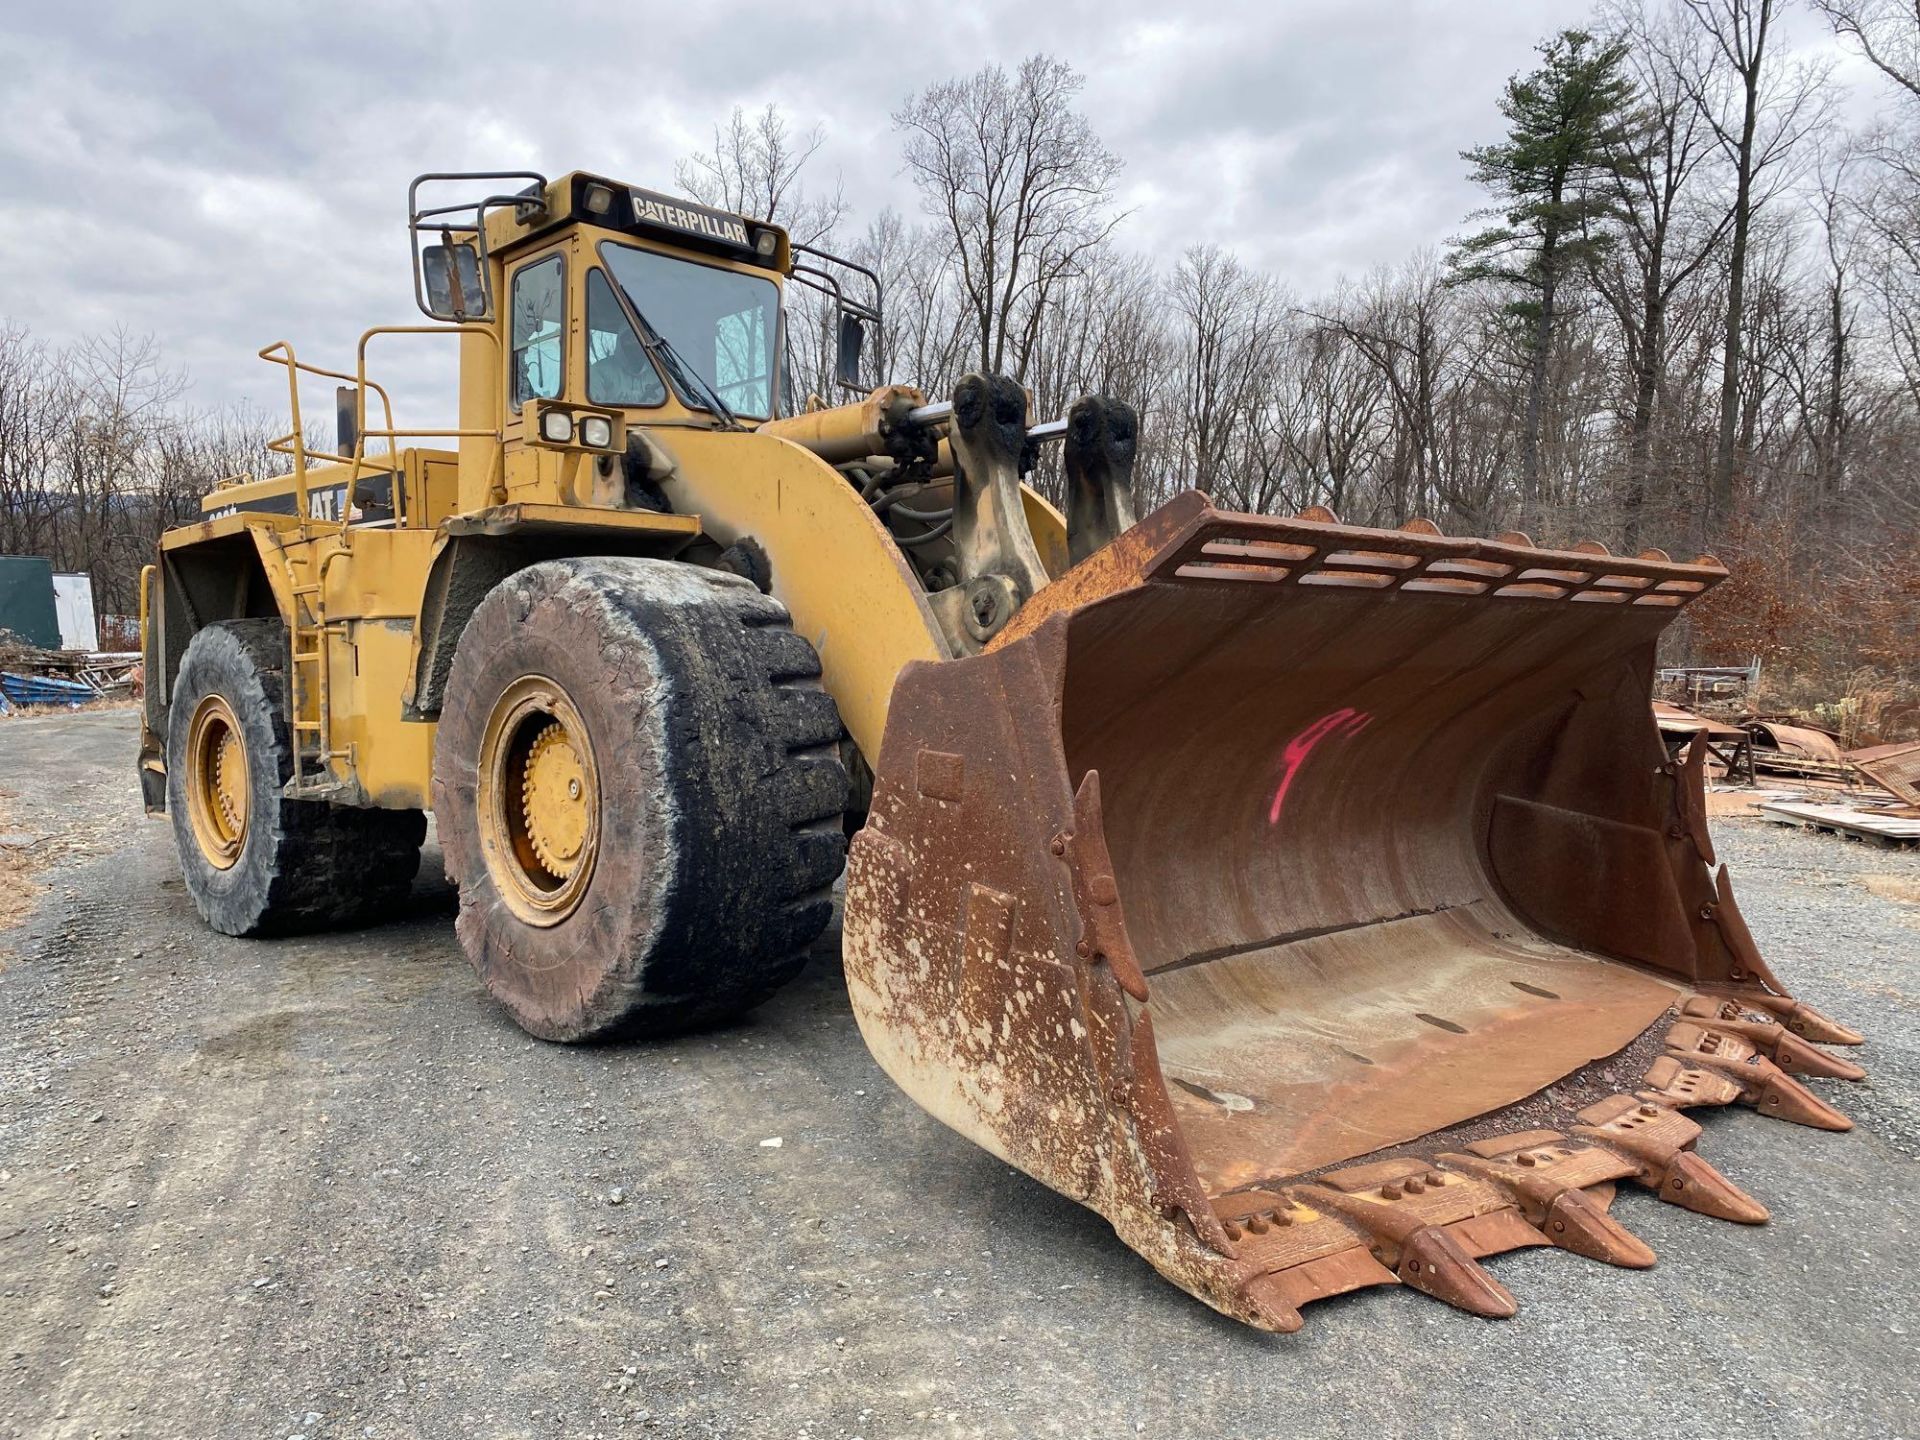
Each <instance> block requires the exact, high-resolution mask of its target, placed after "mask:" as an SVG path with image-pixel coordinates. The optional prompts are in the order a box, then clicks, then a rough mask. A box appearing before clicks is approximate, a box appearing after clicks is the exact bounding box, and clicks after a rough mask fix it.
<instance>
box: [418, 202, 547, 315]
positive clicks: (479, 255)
mask: <svg viewBox="0 0 1920 1440" xmlns="http://www.w3.org/2000/svg"><path fill="white" fill-rule="evenodd" d="M500 180H524V181H527V182H529V183H528V184H527V185H526V186H525V187H524V188H522V189H521V190H519V191H516V192H514V193H511V194H504V193H495V194H489V195H485V196H483V197H481V198H480V199H477V200H464V199H463V200H459V201H456V202H454V203H452V204H447V205H431V206H422V205H421V203H420V191H421V189H422V188H423V187H426V186H429V185H440V184H449V183H454V182H476V181H500ZM546 189H547V177H546V176H544V175H542V174H540V173H539V172H538V171H536V170H440V171H430V172H429V173H427V174H425V175H416V176H414V178H413V182H412V183H411V184H409V185H408V186H407V244H408V248H409V250H410V252H411V255H412V260H413V303H414V304H415V305H417V306H419V307H420V313H421V314H423V315H425V316H426V317H427V318H428V319H429V320H450V321H453V322H454V323H456V324H459V323H464V322H466V321H490V320H492V319H493V290H492V286H491V284H490V282H489V281H488V278H487V226H486V219H487V212H488V211H490V210H502V209H505V208H506V207H508V206H512V207H514V208H515V209H516V210H517V211H519V212H520V213H521V216H522V218H523V219H531V218H536V217H537V216H538V215H539V214H540V212H542V211H544V210H545V209H546V199H545V194H546ZM455 216H459V217H461V218H460V219H459V220H458V221H456V220H455V219H454V217H455ZM436 230H437V231H438V232H439V237H440V239H439V243H438V244H426V245H423V244H422V243H421V240H422V236H423V234H427V233H430V232H433V231H436ZM456 237H457V238H456ZM476 299H477V300H478V302H479V308H478V309H475V308H474V304H473V302H474V301H475V300H476Z"/></svg>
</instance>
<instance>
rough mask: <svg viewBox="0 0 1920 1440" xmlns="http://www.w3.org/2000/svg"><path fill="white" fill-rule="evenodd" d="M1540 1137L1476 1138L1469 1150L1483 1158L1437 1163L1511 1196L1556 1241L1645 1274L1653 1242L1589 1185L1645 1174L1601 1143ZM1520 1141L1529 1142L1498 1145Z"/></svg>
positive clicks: (1535, 1225)
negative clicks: (1615, 1214)
mask: <svg viewBox="0 0 1920 1440" xmlns="http://www.w3.org/2000/svg"><path fill="white" fill-rule="evenodd" d="M1541 1133H1542V1132H1532V1133H1530V1134H1528V1135H1523V1136H1507V1137H1501V1138H1500V1139H1495V1140H1491V1141H1485V1140H1483V1141H1477V1142H1475V1144H1474V1145H1473V1146H1471V1147H1469V1148H1470V1149H1472V1150H1474V1151H1475V1152H1476V1153H1473V1154H1468V1155H1441V1156H1439V1157H1437V1158H1438V1160H1439V1163H1440V1164H1442V1165H1444V1166H1446V1167H1447V1168H1448V1169H1450V1170H1459V1171H1461V1172H1463V1173H1465V1174H1468V1175H1472V1176H1473V1177H1475V1178H1476V1179H1479V1180H1483V1181H1485V1182H1486V1183H1487V1184H1489V1185H1492V1186H1495V1187H1497V1188H1498V1189H1500V1190H1503V1191H1505V1192H1506V1193H1507V1194H1508V1195H1509V1196H1510V1197H1511V1198H1512V1201H1513V1204H1514V1206H1515V1207H1516V1208H1517V1209H1518V1210H1519V1211H1520V1213H1521V1214H1522V1215H1523V1216H1524V1217H1525V1218H1526V1221H1527V1223H1528V1224H1529V1225H1531V1226H1533V1228H1534V1229H1536V1230H1538V1231H1539V1232H1540V1233H1541V1234H1542V1235H1543V1236H1545V1237H1546V1239H1547V1242H1548V1243H1549V1244H1552V1245H1556V1246H1558V1247H1559V1248H1560V1249H1562V1250H1570V1251H1572V1252H1573V1253H1574V1254H1576V1255H1584V1256H1586V1257H1587V1258H1588V1259H1590V1260H1599V1261H1601V1262H1603V1263H1604V1264H1608V1265H1621V1266H1625V1267H1627V1268H1629V1269H1635V1270H1643V1269H1645V1268H1646V1267H1647V1266H1649V1265H1651V1264H1653V1251H1652V1250H1650V1249H1649V1248H1648V1247H1647V1245H1646V1243H1645V1242H1644V1241H1642V1240H1641V1239H1640V1238H1639V1237H1638V1236H1636V1235H1635V1234H1633V1232H1632V1231H1630V1230H1628V1229H1627V1228H1626V1226H1624V1225H1622V1224H1621V1223H1620V1222H1619V1221H1618V1220H1615V1219H1614V1218H1613V1217H1612V1216H1611V1215H1609V1214H1608V1213H1607V1212H1606V1208H1605V1207H1604V1206H1603V1205H1601V1204H1600V1203H1599V1202H1598V1201H1596V1200H1595V1199H1594V1198H1593V1197H1592V1196H1591V1195H1589V1194H1588V1193H1587V1190H1586V1188H1585V1187H1587V1186H1590V1185H1607V1184H1608V1182H1610V1181H1613V1180H1619V1179H1629V1178H1631V1177H1632V1176H1633V1175H1634V1174H1635V1173H1636V1171H1637V1169H1638V1167H1637V1166H1636V1165H1635V1163H1634V1162H1633V1161H1631V1160H1628V1159H1625V1158H1623V1157H1622V1156H1620V1155H1619V1154H1617V1153H1615V1152H1614V1151H1611V1150H1605V1149H1602V1148H1601V1147H1600V1146H1598V1145H1586V1144H1577V1143H1574V1142H1570V1141H1568V1140H1567V1138H1566V1137H1565V1136H1564V1135H1560V1134H1558V1133H1556V1132H1545V1133H1546V1134H1547V1135H1550V1136H1551V1138H1550V1139H1548V1140H1547V1141H1546V1142H1545V1143H1541V1139H1540V1136H1541ZM1515 1139H1519V1140H1524V1141H1528V1142H1530V1143H1527V1144H1523V1145H1520V1146H1517V1147H1514V1148H1510V1149H1505V1150H1502V1149H1499V1148H1497V1147H1499V1146H1501V1145H1503V1144H1505V1143H1506V1142H1508V1141H1511V1140H1515ZM1609 1188H1611V1187H1609Z"/></svg>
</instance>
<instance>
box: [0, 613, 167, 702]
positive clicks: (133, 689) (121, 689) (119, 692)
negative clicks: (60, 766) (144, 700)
mask: <svg viewBox="0 0 1920 1440" xmlns="http://www.w3.org/2000/svg"><path fill="white" fill-rule="evenodd" d="M140 680H141V676H140V654H139V652H138V651H133V652H131V653H120V652H115V651H79V650H47V649H43V648H42V647H40V646H38V645H33V644H30V643H29V642H27V641H25V640H22V639H21V638H20V637H19V636H18V635H15V634H14V633H13V632H12V631H10V630H0V714H8V713H10V712H12V711H13V710H14V709H16V708H19V707H22V706H67V707H77V706H81V705H90V704H92V703H94V702H95V701H99V700H117V699H123V698H124V699H131V698H133V697H134V696H137V695H138V694H139V693H140Z"/></svg>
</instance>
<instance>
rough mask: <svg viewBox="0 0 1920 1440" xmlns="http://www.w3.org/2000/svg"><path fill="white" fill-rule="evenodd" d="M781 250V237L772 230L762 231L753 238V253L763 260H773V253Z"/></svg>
mask: <svg viewBox="0 0 1920 1440" xmlns="http://www.w3.org/2000/svg"><path fill="white" fill-rule="evenodd" d="M779 248H780V236H779V235H778V234H776V233H775V232H774V231H772V230H762V231H761V232H760V233H759V234H758V235H755V236H754V237H753V253H754V254H756V255H758V256H759V257H760V258H761V259H762V260H771V259H772V258H773V252H774V251H775V250H777V249H779Z"/></svg>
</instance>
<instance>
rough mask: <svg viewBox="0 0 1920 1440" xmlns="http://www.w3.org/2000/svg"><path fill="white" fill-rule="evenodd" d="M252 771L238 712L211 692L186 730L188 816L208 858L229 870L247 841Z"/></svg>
mask: <svg viewBox="0 0 1920 1440" xmlns="http://www.w3.org/2000/svg"><path fill="white" fill-rule="evenodd" d="M252 794H253V788H252V774H251V772H250V770H249V768H248V766H247V745H246V741H245V740H244V739H243V738H242V737H241V734H240V720H239V717H238V716H236V715H235V714H234V713H233V707H232V706H231V705H229V704H228V703H227V701H226V699H225V697H223V696H220V695H209V696H207V698H206V699H204V700H202V701H201V702H200V704H199V705H198V706H197V707H195V709H194V712H193V720H192V722H191V723H190V725H189V726H188V729H187V818H188V820H189V821H190V822H191V823H192V826H193V838H194V841H195V842H196V843H197V844H198V845H199V847H200V853H201V854H202V855H203V856H205V857H206V859H207V863H208V864H210V865H212V866H214V867H215V868H216V869H219V870H231V869H232V868H233V866H234V865H235V864H236V863H237V862H238V861H239V859H240V852H241V850H242V849H244V848H245V847H246V843H247V816H248V813H249V811H250V810H251V808H252Z"/></svg>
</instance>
